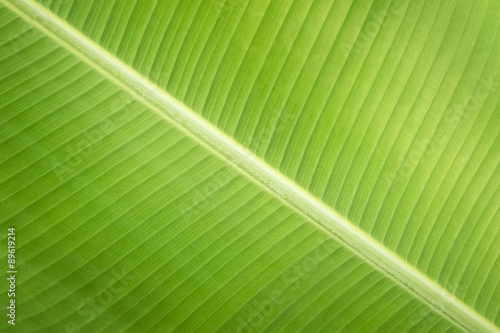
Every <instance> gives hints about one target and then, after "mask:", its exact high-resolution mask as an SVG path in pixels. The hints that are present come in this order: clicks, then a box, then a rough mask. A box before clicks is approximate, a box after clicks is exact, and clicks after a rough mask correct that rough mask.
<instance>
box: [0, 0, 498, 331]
mask: <svg viewBox="0 0 500 333" xmlns="http://www.w3.org/2000/svg"><path fill="white" fill-rule="evenodd" d="M0 1H1V2H2V3H3V4H4V5H6V7H8V8H10V9H11V10H12V11H14V12H15V13H17V14H18V15H20V16H21V17H23V18H24V19H25V20H27V21H28V22H30V23H32V24H33V25H34V26H36V27H38V28H39V29H40V30H41V31H43V32H44V33H46V34H48V35H49V36H51V37H52V38H53V39H55V40H56V41H57V42H59V43H60V44H61V45H62V46H64V47H65V48H67V49H68V50H70V51H71V52H72V53H74V54H75V55H77V56H78V57H79V58H81V59H82V60H83V61H85V62H86V63H88V64H89V65H90V66H92V67H93V68H95V69H96V70H98V71H99V72H100V73H102V74H103V75H105V76H106V77H108V78H109V79H111V80H112V81H113V82H114V83H116V84H117V85H118V86H120V87H121V88H123V89H124V90H126V91H127V92H129V93H130V94H132V95H133V96H134V97H135V98H137V99H138V100H140V101H141V102H143V103H144V104H145V105H147V106H148V107H150V108H151V109H152V110H153V111H155V112H156V113H157V114H158V115H160V116H161V117H163V118H164V119H166V120H167V121H169V122H171V123H173V124H175V125H176V126H177V127H178V128H179V129H180V130H182V131H183V132H184V133H186V134H187V135H188V136H190V137H191V138H193V139H194V140H195V141H197V142H199V143H201V144H202V145H203V146H205V147H207V148H208V149H209V150H210V151H212V152H214V153H215V154H216V155H218V156H220V157H221V158H223V159H224V160H226V161H227V162H228V163H229V164H230V165H232V166H234V167H236V168H237V169H238V170H239V171H241V172H242V173H244V174H245V175H247V176H248V177H250V178H251V179H253V180H254V181H256V182H257V183H258V184H259V185H260V186H261V187H263V188H264V189H265V190H267V191H269V192H271V193H272V194H274V195H276V196H278V197H280V198H281V199H282V200H283V201H284V202H285V203H286V204H287V205H288V206H290V207H291V208H293V209H294V210H296V211H298V212H300V213H301V214H302V215H305V216H306V217H307V219H308V220H309V221H310V222H312V223H314V224H315V225H316V226H317V227H319V228H321V229H322V230H324V231H325V232H327V233H328V234H330V235H331V236H333V237H334V238H336V239H338V240H340V241H341V242H342V243H343V244H344V245H345V246H347V247H348V248H350V249H351V250H353V251H354V252H355V253H357V254H358V255H359V256H361V257H362V258H363V259H364V260H365V261H367V262H368V263H369V264H370V265H372V266H373V267H375V268H376V269H378V270H380V271H382V272H383V273H384V274H386V275H387V276H388V277H389V278H391V279H392V280H393V281H395V282H397V283H398V284H400V285H402V286H403V287H404V288H405V289H407V290H408V291H409V292H411V293H412V294H413V295H415V296H417V297H418V298H419V299H421V300H422V301H424V302H425V303H426V304H428V305H430V306H431V307H433V308H434V309H435V310H436V311H438V312H440V313H441V314H443V315H444V316H445V317H447V318H448V319H450V320H451V321H452V322H454V323H455V324H457V325H458V326H460V327H462V328H464V329H466V330H469V331H473V332H477V331H487V332H500V329H499V328H498V327H496V326H495V325H494V324H492V323H491V322H490V321H488V320H487V319H486V318H484V317H483V316H481V315H480V314H478V313H477V312H476V311H475V310H474V309H472V308H470V307H468V306H467V305H466V304H464V303H463V302H462V301H461V300H459V299H457V298H456V297H454V296H453V295H451V294H450V293H449V292H448V291H446V290H445V289H444V288H442V287H441V286H440V285H438V284H437V283H436V282H435V281H433V280H431V279H429V278H428V277H427V276H425V275H424V274H422V273H421V272H420V271H418V270H417V269H416V268H414V267H413V266H411V265H410V264H408V263H407V262H405V261H404V260H403V259H401V258H400V257H398V256H397V254H395V253H393V252H391V251H390V250H389V249H387V248H386V247H385V246H383V245H382V244H380V243H379V242H377V241H376V240H375V239H373V238H372V237H371V236H370V235H368V234H366V233H365V232H364V231H362V230H361V229H359V228H358V227H356V226H355V225H354V224H352V223H351V222H349V221H348V220H347V219H346V218H345V217H343V216H341V215H340V214H338V213H337V212H335V211H334V210H333V209H332V208H331V207H328V206H326V205H325V204H324V203H323V202H321V201H320V200H318V199H317V198H315V197H313V196H312V195H311V194H310V193H308V192H307V191H305V190H304V189H302V188H301V187H300V186H298V185H297V184H295V183H294V182H293V181H291V180H290V179H288V178H286V177H285V176H283V175H282V174H281V173H280V172H279V171H277V170H275V169H274V168H273V167H271V166H270V165H268V164H267V163H266V162H264V161H263V160H261V159H260V158H258V157H256V156H255V155H253V154H252V153H250V152H249V151H248V150H247V149H246V148H244V147H243V146H241V145H240V144H239V143H238V142H236V141H235V140H233V139H232V138H231V137H229V136H227V135H226V134H224V133H223V132H222V131H220V130H219V129H218V128H216V127H215V126H213V125H212V124H210V123H209V122H208V121H206V120H205V119H203V118H201V117H200V116H199V115H197V114H196V113H195V112H194V111H192V110H190V109H189V108H188V107H186V106H185V105H183V104H182V103H181V102H180V101H178V100H176V99H175V98H174V97H173V96H171V95H169V94H168V93H167V92H165V91H164V90H161V89H160V88H158V87H157V86H155V85H154V84H153V83H151V82H150V81H149V80H147V79H146V78H144V77H142V76H141V75H140V74H139V73H137V72H136V71H135V70H134V69H132V68H131V67H129V66H128V65H126V64H125V63H123V62H122V61H121V60H119V59H118V58H116V57H115V56H113V55H112V54H110V53H109V52H108V51H106V50H105V49H103V48H101V47H100V46H99V45H97V44H96V43H94V42H93V41H91V40H90V39H89V38H87V37H86V36H84V35H83V34H82V33H80V32H79V31H77V30H76V29H74V28H73V27H71V26H70V25H69V24H67V23H65V22H64V21H62V20H61V19H60V18H58V17H57V16H55V15H54V14H53V13H51V12H50V11H48V10H46V9H45V8H43V7H41V6H40V5H38V4H37V3H34V2H32V1H31V0H0Z"/></svg>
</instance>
